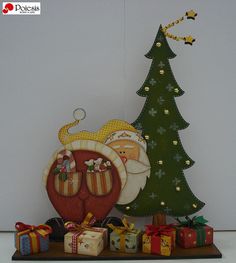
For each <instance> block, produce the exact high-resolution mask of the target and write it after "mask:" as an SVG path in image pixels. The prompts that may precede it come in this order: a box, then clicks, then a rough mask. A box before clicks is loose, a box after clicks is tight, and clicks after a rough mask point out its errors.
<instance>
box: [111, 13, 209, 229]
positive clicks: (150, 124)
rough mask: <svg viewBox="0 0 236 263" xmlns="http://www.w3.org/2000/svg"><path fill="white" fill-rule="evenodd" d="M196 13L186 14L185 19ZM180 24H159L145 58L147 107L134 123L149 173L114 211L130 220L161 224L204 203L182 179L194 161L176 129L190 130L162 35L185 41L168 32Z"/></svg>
mask: <svg viewBox="0 0 236 263" xmlns="http://www.w3.org/2000/svg"><path fill="white" fill-rule="evenodd" d="M190 15H191V17H194V18H195V16H196V13H195V12H194V11H193V12H192V11H191V12H190V13H189V12H187V13H186V16H187V18H188V17H190ZM183 20H184V17H182V18H180V19H178V20H176V21H175V22H173V23H170V24H169V25H167V26H166V27H164V28H162V26H160V28H159V31H158V33H157V36H156V39H155V41H154V43H153V45H152V48H151V50H150V51H149V52H148V53H147V54H146V57H147V58H149V59H152V64H151V67H150V70H149V73H148V75H147V77H146V79H145V81H144V84H143V85H142V87H141V88H140V89H139V90H138V92H137V94H138V95H139V96H142V97H145V98H146V102H145V105H144V107H143V109H142V111H141V113H140V115H139V116H138V118H137V119H136V120H135V122H134V123H133V125H134V127H135V128H136V129H137V130H139V131H140V133H142V136H143V137H144V138H145V139H146V141H147V144H148V146H147V154H148V157H149V160H150V164H151V175H150V177H149V178H148V179H147V181H146V185H145V187H144V188H143V189H141V190H140V193H139V195H138V197H137V198H136V199H135V200H134V201H133V202H131V203H129V204H127V205H125V206H122V205H117V206H116V207H117V208H118V209H119V210H120V211H121V212H123V213H125V214H127V215H131V216H150V215H155V214H158V215H157V216H155V217H154V219H153V223H154V224H157V225H158V224H163V223H165V216H164V215H170V216H179V217H181V216H186V215H190V214H193V213H196V212H197V211H199V210H200V209H201V208H202V207H203V206H204V203H203V202H201V201H200V200H199V199H198V198H197V197H195V196H194V195H193V193H192V191H191V189H190V187H189V186H188V183H187V181H186V179H185V177H184V173H183V170H185V169H188V168H190V167H191V166H192V165H193V164H194V161H193V160H192V159H191V158H190V157H189V156H188V155H187V153H186V152H185V151H184V149H183V146H182V144H181V140H180V137H179V131H181V130H183V129H185V128H187V127H188V125H189V124H188V123H187V122H186V121H185V120H184V119H183V117H182V116H181V114H180V112H179V110H178V108H177V105H176V102H175V97H179V96H181V95H183V93H184V92H183V90H182V89H181V88H180V87H179V85H178V83H177V82H176V80H175V78H174V75H173V73H172V70H171V67H170V64H169V59H172V58H174V57H175V54H174V53H173V51H172V50H171V49H170V47H169V44H168V42H167V40H166V37H170V38H172V39H175V40H177V41H179V40H183V41H185V44H188V43H186V39H188V38H187V37H176V36H173V35H171V34H170V33H168V32H167V29H169V28H170V27H172V26H174V25H175V24H178V23H180V22H182V21H183Z"/></svg>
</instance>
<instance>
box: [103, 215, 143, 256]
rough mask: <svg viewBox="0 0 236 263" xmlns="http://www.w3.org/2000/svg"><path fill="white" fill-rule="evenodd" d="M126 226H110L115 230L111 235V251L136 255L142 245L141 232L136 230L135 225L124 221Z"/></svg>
mask: <svg viewBox="0 0 236 263" xmlns="http://www.w3.org/2000/svg"><path fill="white" fill-rule="evenodd" d="M122 223H123V225H124V226H114V225H112V224H108V226H109V227H110V228H111V229H112V230H113V232H112V233H111V234H110V250H111V251H119V252H126V253H136V252H137V251H138V250H139V248H140V245H141V234H142V233H141V230H139V229H135V228H134V224H129V223H128V221H127V220H126V219H123V220H122Z"/></svg>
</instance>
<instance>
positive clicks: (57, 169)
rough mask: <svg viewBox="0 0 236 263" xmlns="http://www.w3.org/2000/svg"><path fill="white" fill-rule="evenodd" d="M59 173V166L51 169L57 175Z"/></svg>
mask: <svg viewBox="0 0 236 263" xmlns="http://www.w3.org/2000/svg"><path fill="white" fill-rule="evenodd" d="M59 173H60V168H58V167H56V168H55V169H54V170H53V174H55V175H57V174H59Z"/></svg>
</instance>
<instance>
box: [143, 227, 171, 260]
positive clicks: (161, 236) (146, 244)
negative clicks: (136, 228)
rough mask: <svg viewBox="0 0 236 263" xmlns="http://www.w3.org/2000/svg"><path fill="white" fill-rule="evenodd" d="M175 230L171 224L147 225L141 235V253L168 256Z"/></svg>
mask: <svg viewBox="0 0 236 263" xmlns="http://www.w3.org/2000/svg"><path fill="white" fill-rule="evenodd" d="M175 238H176V230H175V228H173V227H172V225H163V226H159V227H155V226H153V225H147V226H146V231H145V233H144V234H143V237H142V250H143V253H149V254H158V255H163V256H170V254H171V251H172V250H173V249H174V247H175Z"/></svg>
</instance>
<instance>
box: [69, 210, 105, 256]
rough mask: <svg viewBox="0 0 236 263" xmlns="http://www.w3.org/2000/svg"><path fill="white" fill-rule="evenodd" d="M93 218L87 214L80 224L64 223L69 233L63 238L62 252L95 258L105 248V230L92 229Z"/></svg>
mask: <svg viewBox="0 0 236 263" xmlns="http://www.w3.org/2000/svg"><path fill="white" fill-rule="evenodd" d="M94 222H95V217H94V216H93V215H92V214H91V213H88V215H87V216H86V218H85V219H84V221H83V222H82V223H81V224H76V223H74V222H66V223H65V228H66V229H68V230H69V232H68V233H67V234H66V235H65V236H64V251H65V252H66V253H76V254H81V255H91V256H97V255H99V254H100V253H101V252H102V250H103V249H104V248H105V247H106V246H107V240H108V231H107V229H106V228H99V227H92V225H93V223H94Z"/></svg>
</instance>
